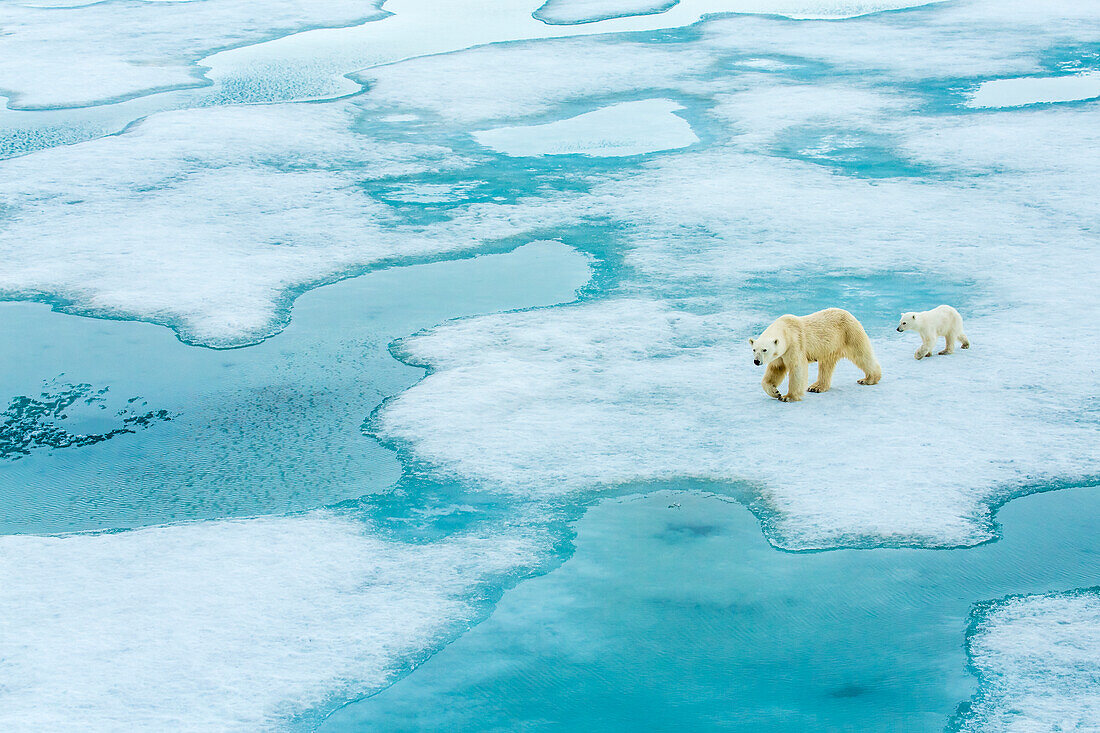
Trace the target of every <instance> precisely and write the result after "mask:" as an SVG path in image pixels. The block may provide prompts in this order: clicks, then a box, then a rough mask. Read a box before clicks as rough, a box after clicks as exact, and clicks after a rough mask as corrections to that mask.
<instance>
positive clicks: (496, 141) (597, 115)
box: [474, 99, 699, 157]
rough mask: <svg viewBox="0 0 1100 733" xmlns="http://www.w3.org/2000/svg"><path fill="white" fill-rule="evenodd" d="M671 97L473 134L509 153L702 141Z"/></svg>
mask: <svg viewBox="0 0 1100 733" xmlns="http://www.w3.org/2000/svg"><path fill="white" fill-rule="evenodd" d="M679 109H683V107H682V106H681V105H679V104H677V103H676V102H673V101H672V100H669V99H645V100H641V101H638V102H623V103H621V104H614V105H611V106H610V107H604V108H602V109H598V110H595V111H593V112H586V113H584V114H582V115H578V116H577V117H570V118H569V119H566V120H559V121H557V122H548V123H546V124H543V125H529V126H526V127H499V128H496V129H493V130H483V131H481V132H475V133H474V139H475V140H477V141H478V142H479V143H481V144H482V145H485V146H486V147H490V148H492V149H494V150H496V151H498V152H501V153H504V154H505V155H513V156H529V155H594V156H600V157H615V156H622V155H641V154H642V153H653V152H657V151H660V150H672V149H675V148H684V147H687V146H689V145H691V144H693V143H697V142H699V138H698V137H696V136H695V133H694V132H692V131H691V125H689V124H688V123H687V122H686V121H684V119H683V118H681V117H677V116H676V114H675V112H676V110H679Z"/></svg>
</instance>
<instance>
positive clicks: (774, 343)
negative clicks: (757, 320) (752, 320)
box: [749, 331, 787, 366]
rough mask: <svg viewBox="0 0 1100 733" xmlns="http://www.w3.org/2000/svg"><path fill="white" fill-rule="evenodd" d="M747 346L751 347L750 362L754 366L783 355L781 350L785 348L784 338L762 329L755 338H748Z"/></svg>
mask: <svg viewBox="0 0 1100 733" xmlns="http://www.w3.org/2000/svg"><path fill="white" fill-rule="evenodd" d="M749 346H751V347H752V363H753V364H755V365H756V366H760V365H761V364H770V363H771V362H772V361H774V360H776V359H778V358H779V357H781V356H783V352H784V351H786V350H787V342H786V340H785V339H784V338H783V337H782V336H780V335H778V334H774V333H769V332H768V331H764V333H762V334H760V335H759V336H758V337H757V338H754V339H749Z"/></svg>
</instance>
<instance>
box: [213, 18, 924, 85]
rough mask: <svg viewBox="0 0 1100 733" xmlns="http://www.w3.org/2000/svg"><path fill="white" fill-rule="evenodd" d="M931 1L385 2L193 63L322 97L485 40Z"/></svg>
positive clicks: (226, 76) (216, 74) (228, 78)
mask: <svg viewBox="0 0 1100 733" xmlns="http://www.w3.org/2000/svg"><path fill="white" fill-rule="evenodd" d="M936 1H937V0H931V2H929V0H879V1H878V2H837V1H836V0H681V2H680V3H678V4H677V5H676V6H675V7H673V8H671V9H670V10H668V11H666V12H664V13H659V14H656V15H639V16H633V17H623V18H609V19H607V20H601V21H598V22H592V23H585V24H583V25H548V24H546V23H543V22H542V21H540V20H538V19H536V18H535V17H534V16H533V13H534V12H535V11H536V10H537V9H538V7H539V5H540V4H541V3H540V2H539V0H535V1H534V2H531V3H529V4H523V3H517V2H515V1H514V0H453V1H452V2H448V3H444V4H440V3H437V2H433V0H390V2H387V3H386V6H385V10H386V11H387V12H390V13H392V15H390V16H388V17H386V18H383V19H381V20H379V21H372V22H369V23H364V24H361V25H356V26H350V27H347V28H331V29H330V28H324V29H319V30H314V31H307V32H303V33H296V34H294V35H290V36H285V37H283V38H279V39H276V40H273V41H268V42H266V43H258V44H254V45H251V46H245V47H240V48H234V49H229V50H226V51H221V52H219V53H216V54H213V55H211V56H208V57H206V58H204V59H202V61H201V62H200V63H201V64H202V66H205V67H209V68H210V71H209V72H207V74H206V76H207V77H208V78H210V79H212V80H214V81H216V82H219V83H220V84H222V85H223V86H226V87H241V86H244V87H253V86H257V85H260V86H268V85H270V84H272V83H275V84H279V83H280V82H279V80H281V79H292V80H293V84H292V85H290V86H289V87H288V88H287V89H285V90H283V91H282V94H283V96H281V97H279V99H282V100H290V99H327V98H333V97H336V96H340V95H344V94H350V93H353V92H356V91H359V85H358V84H356V83H355V82H353V81H351V80H350V79H347V78H344V77H345V75H347V74H350V73H351V72H354V71H360V70H364V69H368V68H372V67H380V66H386V65H389V64H393V63H395V62H398V61H406V60H409V59H415V58H417V57H423V56H432V55H437V54H444V53H449V52H453V51H459V50H462V49H467V48H472V47H474V46H481V45H487V44H500V43H503V42H506V41H523V40H534V39H541V38H555V37H562V36H583V35H591V34H604V33H621V32H626V31H644V30H654V29H661V28H677V27H682V26H688V25H691V24H693V23H696V22H698V21H699V20H700V19H701V18H703V16H704V15H707V14H712V13H764V14H769V15H781V16H786V17H790V18H827V19H838V18H849V17H854V16H859V15H865V14H868V13H875V12H879V11H882V10H894V9H898V8H907V7H914V6H919V5H928V4H933V3H934V2H936Z"/></svg>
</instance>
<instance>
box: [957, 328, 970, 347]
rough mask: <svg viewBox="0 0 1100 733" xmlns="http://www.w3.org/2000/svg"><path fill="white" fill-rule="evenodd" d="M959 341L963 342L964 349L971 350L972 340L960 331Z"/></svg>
mask: <svg viewBox="0 0 1100 733" xmlns="http://www.w3.org/2000/svg"><path fill="white" fill-rule="evenodd" d="M959 341H961V342H962V347H963V348H964V349H969V348H970V339H968V338H967V337H966V334H965V333H963V332H962V331H959Z"/></svg>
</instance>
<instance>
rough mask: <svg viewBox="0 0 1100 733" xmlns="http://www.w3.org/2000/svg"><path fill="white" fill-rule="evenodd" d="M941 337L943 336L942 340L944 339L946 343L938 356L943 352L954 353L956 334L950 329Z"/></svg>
mask: <svg viewBox="0 0 1100 733" xmlns="http://www.w3.org/2000/svg"><path fill="white" fill-rule="evenodd" d="M943 338H944V341H946V342H947V343H946V345H945V346H944V349H943V351H941V352H940V356H943V355H944V354H954V353H955V339H956V338H958V334H957V333H955V332H954V331H952V332H951V333H949V334H947V335H946V336H944V337H943Z"/></svg>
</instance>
